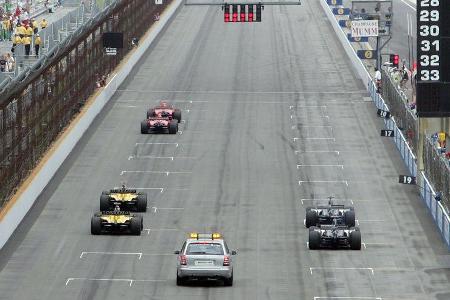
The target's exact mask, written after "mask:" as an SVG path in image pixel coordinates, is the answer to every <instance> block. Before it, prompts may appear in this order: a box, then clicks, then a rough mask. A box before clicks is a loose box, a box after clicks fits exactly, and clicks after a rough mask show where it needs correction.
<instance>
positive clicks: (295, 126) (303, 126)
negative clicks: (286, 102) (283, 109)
mask: <svg viewBox="0 0 450 300" xmlns="http://www.w3.org/2000/svg"><path fill="white" fill-rule="evenodd" d="M291 119H292V115H291ZM300 128H330V131H333V126H330V125H298V124H297V125H292V126H291V129H292V130H294V129H300Z"/></svg>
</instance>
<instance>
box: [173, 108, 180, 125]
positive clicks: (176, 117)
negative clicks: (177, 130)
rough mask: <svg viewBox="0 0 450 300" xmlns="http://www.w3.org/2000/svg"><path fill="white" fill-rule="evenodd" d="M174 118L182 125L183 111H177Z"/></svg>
mask: <svg viewBox="0 0 450 300" xmlns="http://www.w3.org/2000/svg"><path fill="white" fill-rule="evenodd" d="M173 118H174V119H175V120H178V123H180V122H181V110H179V109H175V110H174V112H173Z"/></svg>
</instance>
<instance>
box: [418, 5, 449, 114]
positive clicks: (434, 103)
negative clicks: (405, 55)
mask: <svg viewBox="0 0 450 300" xmlns="http://www.w3.org/2000/svg"><path fill="white" fill-rule="evenodd" d="M417 60H418V63H417V78H416V80H417V100H416V102H417V114H418V115H419V117H450V0H417Z"/></svg>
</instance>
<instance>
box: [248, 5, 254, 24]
mask: <svg viewBox="0 0 450 300" xmlns="http://www.w3.org/2000/svg"><path fill="white" fill-rule="evenodd" d="M247 22H253V4H250V5H249V6H248V15H247Z"/></svg>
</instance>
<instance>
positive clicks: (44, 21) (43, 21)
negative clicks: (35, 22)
mask: <svg viewBox="0 0 450 300" xmlns="http://www.w3.org/2000/svg"><path fill="white" fill-rule="evenodd" d="M47 26H48V22H47V20H46V19H42V20H41V29H44V28H47Z"/></svg>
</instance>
